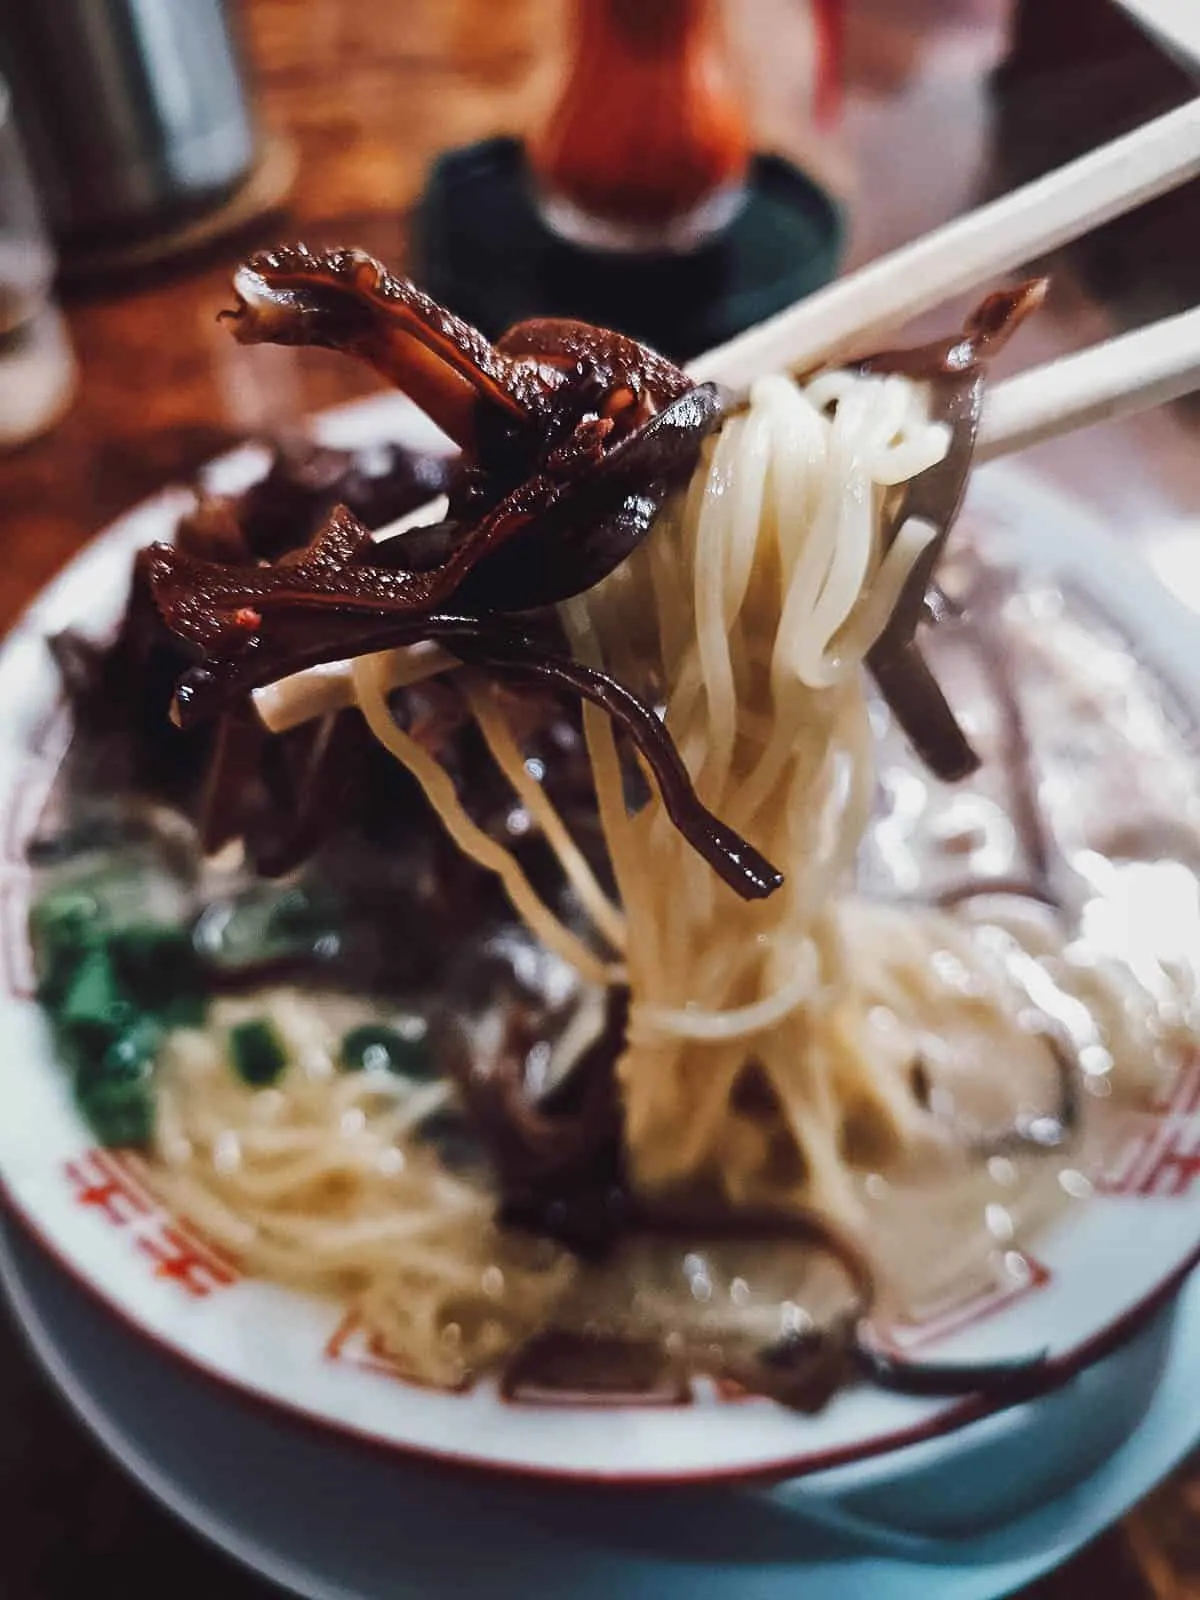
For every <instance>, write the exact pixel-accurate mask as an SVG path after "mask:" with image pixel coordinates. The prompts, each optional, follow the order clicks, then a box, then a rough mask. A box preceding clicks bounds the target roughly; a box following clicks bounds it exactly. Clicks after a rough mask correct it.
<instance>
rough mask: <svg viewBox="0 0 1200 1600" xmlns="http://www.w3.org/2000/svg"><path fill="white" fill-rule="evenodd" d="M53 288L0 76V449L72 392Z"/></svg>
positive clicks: (39, 426)
mask: <svg viewBox="0 0 1200 1600" xmlns="http://www.w3.org/2000/svg"><path fill="white" fill-rule="evenodd" d="M53 285H54V252H53V250H52V248H51V246H50V241H49V239H48V238H47V236H46V230H45V227H44V225H43V222H42V217H41V212H40V209H39V207H38V200H37V195H36V193H35V191H34V187H33V181H32V179H31V177H30V175H29V169H28V166H27V164H26V161H25V154H24V151H23V150H22V148H21V141H20V138H19V136H18V134H17V128H16V121H15V118H14V116H13V111H12V99H11V96H10V95H9V93H8V90H7V89H6V87H5V84H4V80H3V79H2V78H0V449H9V448H13V447H15V446H16V445H19V444H24V443H25V442H26V440H28V439H32V438H34V437H35V436H36V435H37V434H39V433H41V432H43V431H44V430H45V429H46V428H48V427H49V426H50V425H51V424H52V423H53V422H55V421H57V419H58V417H59V416H60V415H61V413H62V412H63V411H64V410H65V409H66V407H67V405H68V404H69V403H70V400H71V396H72V395H73V394H74V392H75V361H74V358H73V357H72V355H71V346H70V342H69V340H68V338H67V332H66V328H65V326H64V323H63V320H62V316H61V315H60V313H59V310H58V307H57V306H56V305H55V304H54V298H53Z"/></svg>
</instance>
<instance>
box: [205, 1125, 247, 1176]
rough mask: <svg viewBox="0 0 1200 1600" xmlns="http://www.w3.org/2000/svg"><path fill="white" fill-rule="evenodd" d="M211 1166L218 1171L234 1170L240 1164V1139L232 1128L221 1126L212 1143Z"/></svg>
mask: <svg viewBox="0 0 1200 1600" xmlns="http://www.w3.org/2000/svg"><path fill="white" fill-rule="evenodd" d="M212 1162H213V1166H214V1167H215V1168H216V1170H217V1171H218V1172H236V1171H237V1170H238V1168H239V1167H240V1166H241V1164H242V1141H241V1140H240V1139H239V1138H238V1136H237V1132H236V1130H235V1129H233V1128H223V1129H222V1130H221V1132H220V1133H219V1134H218V1135H217V1137H216V1141H215V1142H214V1144H213V1155H212Z"/></svg>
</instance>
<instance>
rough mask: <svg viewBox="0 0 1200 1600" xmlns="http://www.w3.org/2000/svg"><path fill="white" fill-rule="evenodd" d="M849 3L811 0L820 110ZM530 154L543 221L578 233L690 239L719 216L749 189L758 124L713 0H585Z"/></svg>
mask: <svg viewBox="0 0 1200 1600" xmlns="http://www.w3.org/2000/svg"><path fill="white" fill-rule="evenodd" d="M842 5H843V0H812V5H811V11H810V15H809V18H808V20H809V23H810V27H811V30H812V42H813V49H814V54H815V56H816V59H817V68H816V70H815V74H814V78H815V82H814V96H813V107H812V111H813V115H814V117H815V118H817V119H818V120H829V119H831V118H832V117H833V116H835V115H836V112H837V108H838V104H839V100H840V93H839V90H840V84H839V74H838V70H837V67H838V62H839V60H840V55H841V36H842V28H841V19H842ZM797 20H798V21H802V20H804V19H803V12H802V11H801V12H800V13H799V14H798V19H797ZM529 159H530V164H531V166H532V169H533V172H534V175H535V178H536V180H537V183H538V186H539V190H540V192H541V196H542V200H543V204H544V208H545V211H546V214H547V218H548V220H549V221H550V222H551V224H552V225H553V226H555V227H556V228H557V229H558V230H559V231H560V232H562V233H564V234H566V235H568V236H570V237H573V238H575V239H576V240H577V241H578V242H580V243H586V244H593V245H599V246H601V247H603V246H605V245H607V246H608V247H609V248H621V247H622V245H624V246H625V247H628V248H634V249H638V248H642V249H644V248H655V247H666V248H671V247H684V248H686V247H687V246H688V245H690V244H694V243H696V242H698V241H700V240H701V239H703V238H705V237H708V236H710V235H711V234H712V233H713V232H715V231H716V230H717V229H718V228H720V227H721V226H722V225H723V224H724V223H725V222H727V221H728V220H729V219H730V218H731V217H732V216H733V215H734V214H735V213H736V211H737V209H738V207H739V205H740V202H741V196H742V186H743V183H744V180H745V177H746V172H747V168H748V164H749V160H750V131H749V128H748V124H747V117H746V114H745V111H744V108H743V105H742V102H741V98H740V96H739V93H738V91H737V88H736V87H735V83H734V79H733V75H732V73H731V71H730V66H729V60H728V54H727V51H726V46H725V39H724V36H723V30H722V26H721V8H720V7H719V5H718V4H717V3H716V0H577V3H576V5H575V7H574V22H573V27H572V36H571V40H570V45H569V56H568V66H567V72H566V78H565V81H564V84H563V87H562V90H561V92H560V95H559V98H558V101H557V103H556V104H555V106H554V109H553V110H552V112H551V114H550V117H549V119H548V120H547V122H546V124H545V126H544V127H543V128H542V129H541V130H540V131H538V132H535V133H534V134H533V136H532V137H531V138H530V140H529Z"/></svg>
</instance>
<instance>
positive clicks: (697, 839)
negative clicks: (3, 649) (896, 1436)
mask: <svg viewBox="0 0 1200 1600" xmlns="http://www.w3.org/2000/svg"><path fill="white" fill-rule="evenodd" d="M235 288H236V290H237V293H238V300H239V303H238V307H237V309H236V311H234V312H232V313H230V320H231V322H232V325H233V328H234V331H235V333H236V335H237V337H238V338H240V339H242V340H244V341H246V342H257V341H260V340H271V341H275V342H280V343H289V344H321V345H325V346H328V347H331V348H336V349H340V350H344V351H346V352H347V353H350V354H353V355H356V356H358V357H359V358H361V359H363V360H366V361H369V362H370V363H371V364H372V365H373V366H375V367H376V368H377V369H378V370H380V371H382V372H384V373H385V374H386V375H388V376H389V377H392V378H393V379H395V380H396V381H398V382H400V383H401V384H402V385H403V386H404V387H405V388H406V390H407V391H408V392H409V393H410V394H411V395H412V396H413V398H414V399H416V400H417V402H418V403H419V404H420V405H422V406H423V407H424V408H425V409H426V411H427V412H428V413H429V415H430V416H431V417H433V418H434V420H435V421H437V422H438V423H439V424H440V425H441V426H442V427H443V428H445V429H446V430H447V431H448V432H449V433H450V434H451V436H452V437H453V438H454V439H456V440H457V442H458V443H459V444H460V445H461V446H462V447H463V448H464V450H465V452H466V460H465V462H464V465H463V468H462V471H461V474H460V476H459V477H458V479H457V480H456V481H455V483H454V485H453V486H452V488H451V493H450V511H449V515H448V516H447V518H446V519H445V521H444V522H443V523H442V524H440V525H439V526H438V527H437V528H436V529H433V530H430V529H424V530H420V532H419V534H418V535H417V536H416V537H415V538H413V537H409V538H405V537H403V536H402V537H400V538H397V539H395V540H393V541H386V542H384V543H383V544H382V545H376V544H375V543H374V542H373V541H372V540H371V538H370V535H369V533H368V531H367V530H366V529H365V528H364V527H363V525H362V524H361V523H360V522H358V521H357V519H356V518H354V517H353V516H351V515H350V513H349V512H348V511H347V510H346V509H345V508H339V509H338V510H336V511H335V512H334V513H333V515H332V516H331V517H330V518H329V520H328V521H327V522H326V524H325V525H324V527H323V528H322V529H321V530H320V531H319V532H318V534H317V535H316V537H315V538H314V539H313V540H312V541H311V542H310V543H309V545H308V546H307V547H306V548H305V549H304V550H303V551H293V552H290V553H289V554H288V556H287V557H286V558H284V559H281V560H280V561H278V562H274V563H269V564H266V565H263V564H248V563H231V562H225V561H208V560H204V559H202V558H198V557H195V556H193V555H190V554H188V553H187V552H186V551H180V550H178V549H172V548H170V547H168V546H155V547H153V548H152V549H151V551H150V552H149V554H148V555H147V557H146V558H145V559H146V571H147V573H148V576H149V582H150V584H151V586H152V588H153V590H154V594H155V598H156V600H157V602H158V605H159V607H160V609H161V611H162V614H163V617H164V618H165V619H166V621H167V623H168V624H169V626H170V627H171V628H172V629H173V630H174V631H175V632H176V633H177V634H178V635H180V637H181V638H183V639H185V640H187V641H188V642H189V643H190V644H191V645H192V646H193V647H195V648H196V649H198V650H199V651H201V652H202V653H203V655H204V658H205V659H204V660H203V662H202V663H201V664H200V666H198V667H197V668H194V669H192V670H190V671H189V672H187V673H185V674H184V676H183V677H182V679H181V682H180V686H179V694H178V699H177V706H178V711H179V719H180V721H181V722H182V723H184V724H185V725H187V724H191V723H194V722H196V721H199V720H202V719H203V718H204V717H205V716H206V715H209V714H211V713H212V712H213V711H214V710H224V709H226V708H227V707H228V706H229V705H230V704H232V703H233V701H234V700H235V698H237V697H238V696H242V695H244V694H245V693H246V691H247V690H249V689H251V688H253V687H256V686H258V685H259V684H262V683H265V682H269V681H271V679H272V678H274V677H279V676H284V675H286V674H287V673H289V672H292V671H296V670H298V669H299V668H300V667H301V666H311V665H316V664H319V663H320V662H323V661H329V660H334V659H338V658H341V657H346V656H352V655H358V654H362V653H363V652H364V651H366V650H380V649H385V648H389V647H393V646H397V645H402V644H411V643H416V642H418V641H422V640H437V641H438V642H440V643H443V644H445V645H446V646H448V647H449V648H450V649H451V650H452V651H455V652H456V653H459V654H460V655H461V656H462V657H463V659H466V660H469V661H471V663H472V664H474V665H477V666H481V667H484V668H485V669H486V670H487V671H488V672H489V673H491V674H492V675H494V676H500V677H503V676H513V677H516V678H518V679H520V680H521V681H525V682H529V681H533V682H535V683H537V682H540V683H545V684H552V685H553V686H554V687H555V688H557V689H559V690H562V689H566V690H569V691H571V692H573V693H576V694H578V695H580V696H581V697H582V698H585V699H589V700H591V701H592V702H593V703H595V704H597V705H599V706H601V707H602V709H604V710H605V711H606V712H607V713H608V715H609V716H611V717H612V718H613V720H614V721H615V722H616V723H617V724H618V725H619V726H620V727H621V728H622V729H623V730H624V732H625V733H626V734H627V735H628V737H629V739H630V740H631V742H632V744H633V745H634V747H635V748H636V749H637V750H638V752H639V753H640V754H641V755H642V757H643V759H644V760H645V761H646V763H647V765H648V766H649V767H650V769H651V771H652V772H653V774H654V776H655V778H656V780H657V781H658V783H659V786H660V789H661V791H662V795H663V800H664V803H665V805H666V809H667V811H668V814H669V815H670V816H671V818H672V820H673V821H674V823H675V825H676V826H677V827H678V828H679V829H680V831H681V832H682V833H684V834H685V836H686V837H687V838H688V839H689V841H690V842H691V843H692V844H693V845H694V846H695V848H696V849H697V850H698V851H699V852H700V853H701V854H702V855H703V856H704V857H705V859H706V860H708V861H709V862H710V863H711V864H712V865H713V866H714V868H715V869H716V871H717V872H719V873H720V875H721V876H722V877H723V878H724V879H725V881H726V882H727V883H729V884H730V885H731V887H733V888H734V889H735V890H736V891H737V892H738V893H739V894H741V895H743V896H744V897H746V898H748V899H750V898H759V897H762V896H764V895H768V894H770V893H771V892H772V891H773V890H774V889H776V888H777V887H778V886H779V884H780V883H781V882H782V875H781V874H780V873H779V872H778V870H777V869H776V868H774V867H773V866H772V865H771V864H770V863H769V862H767V861H766V860H764V859H763V857H762V856H761V855H760V854H759V853H758V852H757V851H755V850H754V849H753V848H752V847H751V846H750V845H749V844H748V843H747V842H746V841H745V840H744V839H742V838H741V837H740V836H738V835H737V834H735V833H734V832H732V830H730V829H729V828H727V827H725V826H724V825H723V824H722V823H721V822H720V821H719V819H717V818H716V817H713V816H712V815H711V814H710V813H709V812H708V811H707V810H706V809H705V808H704V807H703V806H702V805H701V803H700V801H699V799H698V798H697V796H696V794H695V792H694V790H693V788H692V785H691V782H690V779H689V777H688V775H687V772H686V769H685V768H684V766H683V763H682V762H681V761H680V759H679V757H678V754H677V752H676V751H675V749H674V746H673V745H672V743H671V740H670V737H669V735H668V733H667V731H666V729H665V727H664V726H663V724H662V722H661V721H660V720H659V718H658V717H657V716H656V715H655V713H654V711H653V710H652V708H651V707H649V706H648V705H646V704H644V703H643V702H642V701H640V700H639V699H638V698H637V697H636V696H635V695H633V694H632V693H631V692H630V691H629V690H628V689H626V688H624V687H623V686H622V685H619V684H616V683H615V682H614V681H613V680H612V679H611V678H609V677H607V676H606V675H605V674H604V673H602V672H600V671H598V670H596V669H593V668H590V667H583V666H581V665H579V664H578V663H575V662H573V661H572V660H571V659H570V657H569V654H568V653H567V652H566V650H565V646H563V647H560V648H558V649H556V648H554V646H553V645H552V644H551V642H550V639H549V638H547V639H546V640H545V642H542V641H535V640H533V639H531V638H530V635H529V633H528V631H527V627H528V618H529V616H530V614H531V613H536V612H538V611H541V610H544V609H545V608H546V607H548V606H549V605H551V604H553V603H554V602H556V601H559V600H562V599H566V598H569V597H570V596H571V595H573V594H577V593H580V592H582V591H583V590H586V589H589V588H591V587H593V586H594V585H595V584H596V583H598V582H600V581H601V580H602V579H603V578H604V577H606V576H607V575H608V574H609V573H610V572H611V571H612V570H613V569H614V568H615V567H616V566H618V565H619V564H620V563H621V562H622V561H624V560H625V559H626V557H627V556H628V555H629V554H630V553H631V552H632V550H634V549H635V548H636V547H637V545H638V544H639V543H640V542H641V541H642V540H643V539H644V538H645V537H646V535H647V534H648V532H649V530H650V526H651V523H652V522H653V520H654V517H655V515H656V514H657V512H658V511H659V509H660V508H661V506H662V504H663V502H664V501H665V499H666V498H667V496H668V495H669V494H670V493H672V492H673V491H674V490H675V489H677V488H679V487H681V486H682V485H683V484H684V483H685V482H686V481H687V479H688V477H689V476H690V475H691V472H692V470H693V468H694V467H695V464H696V461H697V459H698V456H699V451H700V448H701V446H702V444H703V442H704V440H705V438H707V437H708V435H709V434H710V433H712V432H713V431H714V429H715V428H717V427H718V426H719V424H720V422H721V420H722V417H723V415H724V405H723V402H722V400H721V397H720V395H719V394H718V393H717V391H716V390H714V389H713V388H711V387H710V386H700V387H696V386H693V385H692V384H691V383H690V382H689V380H688V379H687V377H686V376H685V374H683V373H682V372H681V371H679V369H678V368H676V367H674V366H672V365H671V363H670V362H667V361H665V360H663V359H662V357H660V356H657V355H656V354H655V353H654V352H653V351H650V350H647V349H645V348H644V347H643V346H641V345H639V344H637V343H636V342H635V341H633V340H630V339H627V338H625V337H623V336H622V335H620V334H614V333H610V332H607V331H605V330H601V329H595V328H590V327H587V326H585V325H583V324H579V323H571V322H560V321H538V322H531V323H525V324H522V325H521V326H520V327H518V328H515V329H513V330H511V332H510V333H509V334H507V335H506V336H505V338H504V339H503V340H502V341H501V342H500V344H499V345H497V346H492V345H490V344H489V343H488V342H487V341H486V340H485V339H483V337H482V335H480V334H479V333H478V332H477V331H476V330H474V329H472V328H469V327H467V326H466V325H465V324H463V323H461V322H460V321H459V320H458V319H457V318H455V317H452V316H451V315H450V314H449V313H447V312H445V311H443V310H442V309H441V308H440V307H438V306H436V305H435V304H434V303H433V302H432V301H430V300H429V299H428V298H427V297H426V296H424V295H422V294H421V292H420V291H419V290H418V289H416V288H415V287H414V286H413V285H411V284H409V283H407V282H405V281H404V280H402V279H398V278H394V277H393V276H392V275H391V274H389V273H388V272H387V271H386V270H385V269H384V268H383V267H382V266H380V264H379V263H378V262H375V261H373V260H372V259H371V258H370V257H367V256H364V255H362V254H361V253H359V252H355V251H340V252H333V253H331V254H329V255H325V256H319V257H318V256H314V255H313V254H312V253H311V252H309V251H307V250H305V249H304V248H303V247H296V248H294V249H291V250H285V251H277V252H272V253H269V254H265V255H262V256H257V257H255V258H254V259H253V260H252V261H251V262H249V263H248V264H247V266H246V267H244V268H243V269H242V270H241V271H240V272H239V274H238V275H237V278H236V280H235ZM409 551H411V552H412V559H411V561H409V560H407V553H408V552H409ZM509 618H512V619H513V620H512V621H509V620H508V619H509ZM518 618H519V619H521V620H520V621H518V620H517V619H518ZM555 631H556V630H555V627H554V624H553V622H552V621H551V623H550V625H549V632H550V636H551V638H552V637H553V636H554V633H555Z"/></svg>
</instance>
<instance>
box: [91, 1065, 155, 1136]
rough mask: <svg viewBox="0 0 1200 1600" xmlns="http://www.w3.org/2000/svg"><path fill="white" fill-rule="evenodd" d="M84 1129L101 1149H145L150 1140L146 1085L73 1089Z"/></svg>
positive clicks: (150, 1101)
mask: <svg viewBox="0 0 1200 1600" xmlns="http://www.w3.org/2000/svg"><path fill="white" fill-rule="evenodd" d="M76 1100H77V1102H78V1105H79V1109H80V1111H81V1112H82V1113H83V1116H84V1117H85V1119H86V1120H87V1123H88V1126H89V1127H90V1128H91V1130H92V1132H93V1133H94V1134H95V1135H96V1138H97V1139H99V1141H100V1143H101V1144H103V1145H108V1146H109V1147H111V1148H116V1147H120V1146H129V1145H137V1146H143V1145H148V1144H149V1143H150V1141H151V1139H152V1138H153V1136H154V1097H153V1095H152V1094H151V1091H150V1087H149V1084H148V1083H147V1082H146V1081H144V1080H143V1081H141V1082H128V1083H120V1082H99V1083H93V1084H89V1085H86V1086H81V1087H78V1088H77V1089H76Z"/></svg>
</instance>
